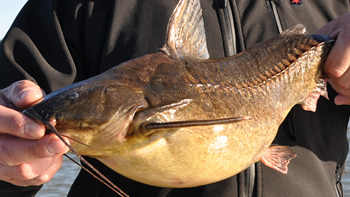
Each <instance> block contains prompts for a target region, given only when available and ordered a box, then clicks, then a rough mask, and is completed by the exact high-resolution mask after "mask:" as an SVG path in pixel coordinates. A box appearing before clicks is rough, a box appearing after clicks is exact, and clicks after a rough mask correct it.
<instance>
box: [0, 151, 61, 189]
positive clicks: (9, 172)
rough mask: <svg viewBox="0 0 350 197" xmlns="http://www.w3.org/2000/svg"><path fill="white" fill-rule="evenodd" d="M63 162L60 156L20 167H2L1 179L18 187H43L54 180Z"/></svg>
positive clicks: (0, 169)
mask: <svg viewBox="0 0 350 197" xmlns="http://www.w3.org/2000/svg"><path fill="white" fill-rule="evenodd" d="M62 161H63V157H62V155H59V156H55V157H51V158H45V159H41V160H38V161H35V162H31V163H24V164H21V165H18V166H11V167H9V166H0V174H1V179H2V180H4V181H6V182H9V183H12V184H14V185H18V186H30V185H42V184H45V183H47V182H49V181H50V180H51V179H52V177H53V176H54V175H55V173H56V172H57V171H58V170H59V169H60V167H61V166H62Z"/></svg>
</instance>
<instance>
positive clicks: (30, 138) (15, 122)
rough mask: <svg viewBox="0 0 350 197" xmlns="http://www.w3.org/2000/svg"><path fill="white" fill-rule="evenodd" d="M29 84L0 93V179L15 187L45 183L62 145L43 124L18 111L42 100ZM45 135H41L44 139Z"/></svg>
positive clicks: (59, 159) (58, 159)
mask: <svg viewBox="0 0 350 197" xmlns="http://www.w3.org/2000/svg"><path fill="white" fill-rule="evenodd" d="M43 96H44V95H43V92H42V91H41V89H40V88H39V87H38V86H37V85H36V84H34V83H33V82H31V81H18V82H15V83H13V84H12V85H11V86H9V87H7V88H5V89H2V90H0V180H4V181H6V182H9V183H12V184H15V185H19V186H28V185H41V184H43V183H46V182H48V181H49V180H50V179H51V178H52V177H53V175H54V174H55V173H56V172H57V170H58V169H59V168H60V167H61V164H62V154H63V153H65V152H67V148H66V146H65V145H64V144H63V143H62V142H61V141H60V140H59V139H58V138H57V137H56V136H54V135H45V128H44V126H43V125H41V124H39V123H37V122H35V121H33V120H31V119H30V118H28V117H26V116H25V115H24V114H22V113H21V112H20V110H23V109H25V108H27V107H29V106H31V105H33V104H34V103H36V102H38V101H40V100H41V99H42V98H43ZM44 135H45V136H44Z"/></svg>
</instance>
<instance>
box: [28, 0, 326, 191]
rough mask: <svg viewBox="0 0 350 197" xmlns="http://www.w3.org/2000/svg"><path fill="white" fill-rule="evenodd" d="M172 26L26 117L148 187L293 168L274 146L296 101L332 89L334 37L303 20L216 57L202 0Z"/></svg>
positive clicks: (284, 151)
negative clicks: (260, 168)
mask: <svg viewBox="0 0 350 197" xmlns="http://www.w3.org/2000/svg"><path fill="white" fill-rule="evenodd" d="M167 33H168V34H167V38H166V44H165V45H164V47H163V48H161V49H160V50H159V52H156V53H153V54H149V55H145V56H143V57H140V58H137V59H133V60H130V61H128V62H125V63H123V64H121V65H118V66H116V67H114V68H112V69H110V70H108V71H106V72H104V73H102V74H100V75H98V76H95V77H93V78H90V79H87V80H84V81H81V82H78V83H75V84H72V85H70V86H68V87H65V88H63V89H61V90H58V91H56V92H53V93H51V94H49V95H47V96H46V97H45V99H44V100H43V101H42V102H40V103H39V104H36V105H35V106H33V107H31V108H29V109H26V110H25V111H24V114H26V115H28V116H30V117H32V118H33V119H36V120H37V121H39V122H42V123H44V124H46V125H47V124H52V125H53V126H54V127H55V128H56V130H57V131H58V132H59V133H60V134H61V135H63V136H67V137H68V138H70V139H74V140H71V141H70V144H71V146H72V147H73V148H74V149H75V151H77V152H78V153H79V154H81V155H86V156H90V157H93V158H96V159H98V160H100V161H101V162H102V163H104V164H105V165H107V166H108V167H109V168H111V169H113V170H114V171H116V172H117V173H120V174H122V175H124V176H126V177H128V178H130V179H133V180H136V181H139V182H142V183H145V184H149V185H154V186H160V187H173V188H178V187H194V186H199V185H204V184H209V183H213V182H216V181H220V180H223V179H225V178H228V177H230V176H233V175H235V174H237V173H239V172H241V171H243V170H244V169H246V168H248V167H249V166H250V165H252V164H253V163H255V162H257V161H259V160H260V161H262V162H263V163H264V164H266V165H267V166H269V167H272V168H274V169H276V170H278V171H280V172H282V173H287V164H288V163H289V160H290V159H292V158H294V157H295V156H296V155H295V153H294V152H293V151H292V150H291V149H290V148H289V147H283V146H278V147H270V145H271V143H272V141H273V139H274V138H275V136H276V133H277V130H278V127H279V125H280V124H281V123H282V121H283V120H284V118H285V117H286V116H287V114H288V113H289V111H290V109H291V108H292V107H293V106H294V105H296V104H301V105H302V107H303V108H304V109H305V110H310V111H315V110H316V102H317V99H318V98H319V96H320V95H322V96H325V97H326V96H327V91H326V81H325V79H324V77H323V75H322V63H323V61H324V59H325V58H326V56H327V54H328V51H329V49H330V48H331V45H332V44H331V42H330V41H329V39H328V38H326V37H323V36H320V35H308V34H305V27H304V26H302V25H297V26H295V27H293V28H291V29H288V30H286V31H285V32H283V33H282V34H280V35H278V36H276V37H273V38H271V39H269V40H267V41H265V42H262V43H260V44H257V45H255V46H253V47H252V48H250V49H248V50H246V51H244V52H242V53H240V54H237V55H235V56H232V57H227V58H222V59H209V53H208V50H207V46H206V37H205V32H204V22H203V19H202V15H201V8H200V3H199V1H198V0H181V1H180V2H179V4H178V5H177V7H176V9H175V10H174V13H173V15H172V16H171V18H170V20H169V24H168V30H167ZM78 142H79V143H78ZM91 147H93V148H91Z"/></svg>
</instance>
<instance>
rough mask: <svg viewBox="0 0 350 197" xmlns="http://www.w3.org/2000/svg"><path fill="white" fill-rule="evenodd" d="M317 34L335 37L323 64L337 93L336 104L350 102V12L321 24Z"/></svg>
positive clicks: (347, 103)
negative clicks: (323, 24)
mask: <svg viewBox="0 0 350 197" xmlns="http://www.w3.org/2000/svg"><path fill="white" fill-rule="evenodd" d="M318 33H319V34H324V35H328V36H329V37H331V38H335V39H336V42H335V44H334V46H333V48H332V50H331V51H330V53H329V56H328V58H327V60H326V62H325V64H324V71H325V72H326V74H327V75H328V77H329V82H330V84H331V85H332V87H333V88H334V89H335V90H336V91H337V92H338V93H339V95H338V96H337V97H336V98H335V100H334V101H335V103H336V104H337V105H349V104H350V69H349V68H350V13H348V14H346V15H344V16H342V17H340V18H338V19H336V20H333V21H332V22H330V23H328V24H327V25H325V26H323V27H322V28H321V29H320V30H319V31H318Z"/></svg>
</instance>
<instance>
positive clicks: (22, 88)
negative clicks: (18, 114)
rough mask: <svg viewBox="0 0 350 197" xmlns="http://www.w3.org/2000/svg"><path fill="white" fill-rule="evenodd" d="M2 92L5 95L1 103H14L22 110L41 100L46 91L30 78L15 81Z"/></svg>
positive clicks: (6, 104) (8, 104) (7, 104)
mask: <svg viewBox="0 0 350 197" xmlns="http://www.w3.org/2000/svg"><path fill="white" fill-rule="evenodd" d="M1 94H2V95H3V96H2V98H3V99H2V101H1V102H0V104H1V105H4V106H11V105H13V106H15V107H16V108H17V109H20V110H23V109H25V108H27V107H29V106H31V105H33V104H34V103H36V102H39V101H40V100H41V99H42V98H43V96H44V92H43V91H42V90H41V89H40V87H39V86H38V85H36V84H35V83H33V82H31V81H29V80H22V81H18V82H15V83H13V84H12V85H11V86H9V87H7V88H5V89H3V90H2V91H1Z"/></svg>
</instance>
